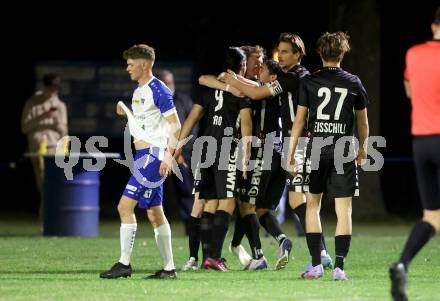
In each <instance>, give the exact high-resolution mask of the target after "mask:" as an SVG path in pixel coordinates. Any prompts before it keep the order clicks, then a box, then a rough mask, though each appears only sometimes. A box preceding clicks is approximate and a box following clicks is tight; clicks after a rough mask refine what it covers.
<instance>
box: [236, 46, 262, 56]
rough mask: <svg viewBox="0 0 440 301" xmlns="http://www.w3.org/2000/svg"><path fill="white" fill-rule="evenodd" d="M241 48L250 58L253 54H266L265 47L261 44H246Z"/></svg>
mask: <svg viewBox="0 0 440 301" xmlns="http://www.w3.org/2000/svg"><path fill="white" fill-rule="evenodd" d="M240 49H241V50H243V51H244V54H245V55H246V58H249V57H250V56H251V55H252V54H257V55H258V57H260V56H261V57H263V58H264V56H265V51H264V48H263V47H261V46H259V45H255V46H250V45H244V46H241V47H240Z"/></svg>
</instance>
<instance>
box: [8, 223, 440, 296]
mask: <svg viewBox="0 0 440 301" xmlns="http://www.w3.org/2000/svg"><path fill="white" fill-rule="evenodd" d="M139 220H140V219H139ZM411 224H412V223H411ZM411 224H408V225H403V224H397V225H396V224H383V223H380V224H378V223H376V224H374V225H373V224H369V225H366V224H355V226H354V237H353V239H352V244H351V249H350V253H349V256H348V258H347V261H346V267H345V269H346V271H347V274H348V277H349V281H346V282H334V281H332V280H331V272H329V271H326V274H325V275H324V278H323V279H320V280H315V281H305V280H302V279H301V278H300V274H301V272H302V271H303V269H304V267H305V265H306V264H307V262H308V260H309V255H308V250H307V247H306V242H305V239H304V238H301V237H297V236H295V235H294V232H293V225H292V224H286V225H283V228H284V229H285V230H286V232H287V233H288V234H289V235H290V236H291V238H293V256H294V259H293V260H291V261H290V262H289V264H288V265H287V267H286V269H284V270H282V271H275V270H273V265H274V263H275V259H276V254H277V251H278V247H277V244H276V242H275V241H274V240H273V239H272V238H264V237H262V243H263V249H264V253H265V255H266V257H267V258H268V260H269V262H270V264H271V268H270V269H269V270H267V271H258V272H248V271H242V270H241V269H242V267H241V266H240V264H239V262H238V261H237V260H236V259H235V257H233V256H232V255H231V254H229V252H228V251H227V246H228V244H229V242H230V240H231V230H232V228H233V224H231V225H230V232H229V233H228V237H227V239H226V242H225V246H224V249H223V256H224V257H226V258H227V260H228V265H229V266H230V267H231V268H232V269H233V271H232V272H230V273H219V272H215V271H197V272H178V280H175V281H173V280H168V281H160V280H145V279H143V278H144V277H145V276H146V275H148V274H150V273H152V272H154V271H156V270H158V269H160V268H161V267H162V266H161V260H160V257H159V252H158V250H157V248H156V244H155V241H154V237H153V231H152V229H151V227H150V226H147V225H146V221H145V220H142V221H139V225H138V234H137V238H136V241H135V247H134V251H133V256H132V266H133V268H134V274H133V275H132V277H131V278H127V279H117V280H102V279H99V273H100V272H102V271H103V270H106V269H108V268H109V267H111V265H112V264H113V263H114V262H116V261H117V260H118V259H119V238H118V237H119V223H117V222H103V223H102V225H101V236H100V237H99V238H45V237H41V236H39V235H38V224H36V223H34V222H29V221H28V220H20V221H14V220H11V219H2V220H1V221H0V300H75V301H78V300H124V301H126V300H167V301H168V300H184V301H190V300H204V301H210V300H223V301H226V300H237V301H238V300H239V301H244V300H252V301H256V300H314V301H317V300H335V301H336V300H338V301H342V300H350V301H356V300H372V301H373V300H374V301H378V300H390V297H389V280H388V265H389V263H391V262H393V261H394V260H396V259H397V257H398V255H399V252H400V250H401V248H402V246H403V244H404V242H405V239H406V235H407V234H408V231H409V227H410V226H411ZM324 226H325V228H326V237H327V246H328V248H329V250H330V253H331V255H332V257H334V241H333V234H332V233H333V231H334V224H333V223H324ZM172 231H173V236H174V237H173V248H174V260H175V263H176V266H177V268H179V269H180V267H181V266H182V265H183V264H184V262H185V261H186V259H187V256H188V248H187V238H186V237H185V236H184V235H183V233H182V227H181V226H180V225H179V224H173V225H172ZM261 232H262V233H264V232H263V230H262V231H261ZM244 245H245V246H246V248H248V244H247V241H245V243H244ZM439 279H440V239H438V238H435V239H433V240H432V241H431V242H430V244H429V246H428V247H427V248H425V249H424V250H423V251H422V252H421V253H420V254H419V256H418V257H417V258H416V260H415V261H414V262H413V264H412V265H411V270H410V277H409V293H410V297H411V300H430V301H432V300H440V290H439Z"/></svg>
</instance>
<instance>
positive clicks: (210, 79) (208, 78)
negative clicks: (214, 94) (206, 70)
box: [199, 75, 243, 97]
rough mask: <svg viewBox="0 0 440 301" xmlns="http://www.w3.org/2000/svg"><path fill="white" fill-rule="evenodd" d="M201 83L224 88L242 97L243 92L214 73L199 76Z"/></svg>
mask: <svg viewBox="0 0 440 301" xmlns="http://www.w3.org/2000/svg"><path fill="white" fill-rule="evenodd" d="M199 84H200V85H202V86H205V87H208V88H212V89H217V90H222V91H226V92H229V93H231V94H232V95H234V96H237V97H242V96H243V95H242V93H241V92H240V90H238V89H237V88H235V87H232V86H231V85H228V84H225V83H224V82H221V81H220V80H218V79H217V77H215V76H214V75H201V76H200V77H199Z"/></svg>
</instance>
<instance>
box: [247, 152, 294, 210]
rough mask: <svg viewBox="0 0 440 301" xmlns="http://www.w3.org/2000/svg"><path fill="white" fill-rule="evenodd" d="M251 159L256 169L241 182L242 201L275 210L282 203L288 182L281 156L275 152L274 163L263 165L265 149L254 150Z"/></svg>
mask: <svg viewBox="0 0 440 301" xmlns="http://www.w3.org/2000/svg"><path fill="white" fill-rule="evenodd" d="M252 151H253V154H252V155H251V159H253V160H255V168H254V169H253V170H252V171H249V172H248V174H247V179H243V178H241V181H240V185H239V186H240V187H239V191H240V196H239V198H240V201H242V202H246V203H250V204H253V205H255V206H256V207H257V208H265V209H275V208H276V207H277V206H278V203H279V202H280V198H281V196H282V194H283V190H284V185H285V181H286V174H285V171H284V170H283V169H282V167H281V155H280V154H279V153H278V152H276V151H273V155H272V162H271V165H270V166H269V165H268V164H267V162H266V164H267V165H266V164H264V165H263V149H262V148H255V149H252Z"/></svg>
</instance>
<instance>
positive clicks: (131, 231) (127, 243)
mask: <svg viewBox="0 0 440 301" xmlns="http://www.w3.org/2000/svg"><path fill="white" fill-rule="evenodd" d="M136 229H137V224H121V228H120V240H121V258H120V259H119V262H120V263H122V264H124V265H129V264H130V257H131V252H132V251H133V244H134V238H135V236H136Z"/></svg>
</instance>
